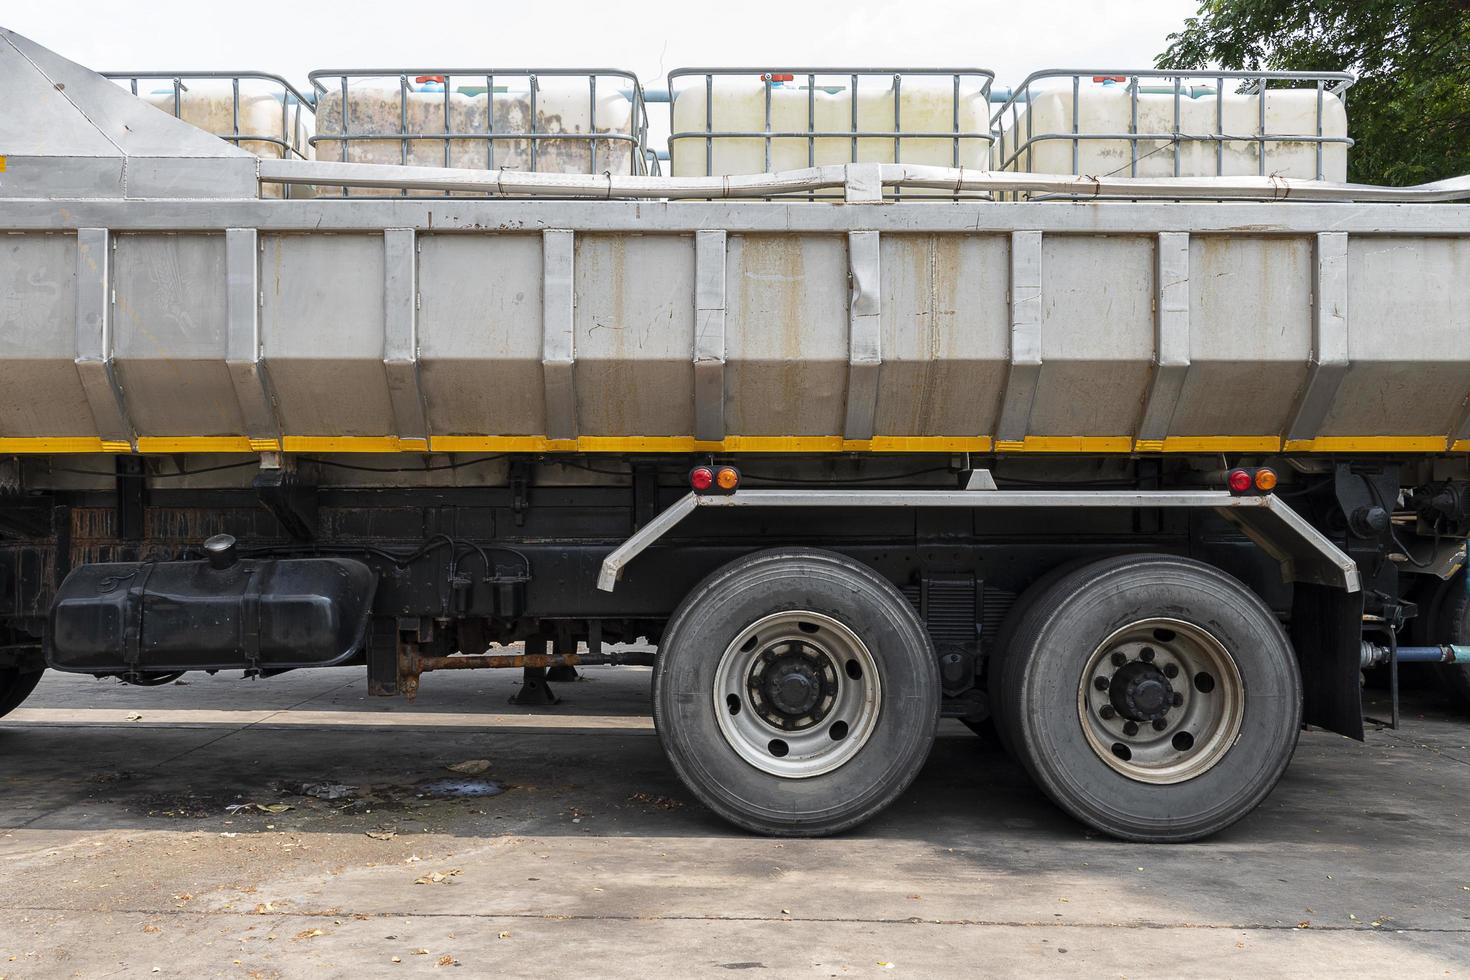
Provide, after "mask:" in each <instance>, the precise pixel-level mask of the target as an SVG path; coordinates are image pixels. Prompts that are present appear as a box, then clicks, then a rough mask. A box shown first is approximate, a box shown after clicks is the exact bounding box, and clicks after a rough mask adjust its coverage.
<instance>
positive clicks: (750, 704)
mask: <svg viewBox="0 0 1470 980" xmlns="http://www.w3.org/2000/svg"><path fill="white" fill-rule="evenodd" d="M713 694H714V699H713V708H714V710H715V712H716V717H717V718H718V720H719V725H720V731H721V734H723V735H724V736H725V740H726V741H727V742H728V743H729V745H730V747H731V748H732V749H734V750H735V752H736V754H737V755H739V756H740V757H741V758H742V759H744V760H745V761H746V762H748V763H750V764H751V765H752V766H755V767H756V768H757V769H760V770H763V771H765V772H768V773H771V774H772V775H776V776H784V777H787V778H794V779H804V778H808V777H811V776H818V775H821V774H822V773H825V772H830V771H832V770H833V769H836V768H838V767H839V766H841V765H843V764H845V763H846V762H847V761H848V760H850V759H851V758H852V757H853V756H854V755H856V754H857V753H858V752H859V751H860V750H861V749H862V747H863V745H864V744H865V743H866V742H867V740H868V738H869V736H871V735H872V733H873V730H874V727H875V726H876V724H877V721H878V715H879V711H880V709H881V706H882V686H881V683H880V680H879V671H878V663H877V661H876V660H875V659H874V657H873V655H872V653H871V652H870V651H869V650H868V648H867V645H866V644H864V643H863V641H862V639H860V638H859V637H858V635H857V634H856V633H854V632H853V631H852V629H851V628H850V627H848V626H847V625H846V624H844V623H842V622H840V621H838V620H836V619H833V618H832V617H830V616H827V615H824V614H822V613H818V612H815V611H807V610H790V611H787V612H778V613H773V614H771V615H769V616H766V617H764V618H762V619H759V620H757V621H756V622H753V623H751V624H750V625H749V626H747V627H745V629H743V630H741V631H740V633H739V634H738V635H736V637H735V638H734V639H733V640H732V641H731V643H730V645H729V646H728V647H727V648H726V649H725V652H724V654H723V655H722V656H721V657H720V662H719V664H718V666H717V667H716V670H715V683H714V691H713Z"/></svg>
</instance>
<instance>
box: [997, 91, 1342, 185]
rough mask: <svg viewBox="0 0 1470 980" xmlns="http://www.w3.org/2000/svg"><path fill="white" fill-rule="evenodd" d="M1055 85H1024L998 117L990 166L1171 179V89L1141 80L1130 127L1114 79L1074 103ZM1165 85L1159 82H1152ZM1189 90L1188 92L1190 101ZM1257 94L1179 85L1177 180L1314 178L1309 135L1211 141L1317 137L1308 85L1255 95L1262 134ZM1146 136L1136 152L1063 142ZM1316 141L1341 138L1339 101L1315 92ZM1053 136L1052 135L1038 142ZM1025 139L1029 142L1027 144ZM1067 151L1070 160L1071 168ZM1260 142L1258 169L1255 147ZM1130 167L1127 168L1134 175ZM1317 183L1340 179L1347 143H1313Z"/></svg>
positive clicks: (1101, 142) (1123, 144)
mask: <svg viewBox="0 0 1470 980" xmlns="http://www.w3.org/2000/svg"><path fill="white" fill-rule="evenodd" d="M1055 82H1056V83H1058V84H1057V87H1054V88H1039V89H1033V90H1032V94H1031V100H1030V102H1029V103H1028V104H1025V105H1022V106H1020V107H1019V108H1018V109H1017V110H1015V111H1014V112H1013V111H1012V110H1010V109H1007V110H1004V111H1003V112H1002V113H1001V117H1000V119H999V123H1000V139H999V141H998V142H997V144H996V148H995V153H994V156H993V163H994V165H995V166H996V167H997V168H998V169H1005V170H1015V171H1021V172H1025V173H1047V174H1087V175H1092V176H1120V177H1127V176H1139V177H1168V176H1175V175H1176V173H1175V147H1174V143H1175V141H1174V140H1173V139H1172V138H1170V134H1173V133H1174V132H1176V123H1175V115H1174V113H1175V97H1174V95H1173V93H1172V91H1164V92H1159V91H1150V90H1149V88H1150V86H1148V85H1147V84H1145V85H1144V86H1143V90H1142V91H1140V92H1139V94H1138V96H1137V100H1138V101H1137V105H1138V108H1137V113H1138V117H1137V123H1136V125H1135V124H1134V122H1133V119H1132V115H1133V108H1132V105H1133V103H1132V98H1131V97H1130V92H1129V86H1128V85H1127V84H1123V83H1099V82H1095V81H1090V80H1085V81H1083V83H1082V85H1081V88H1080V89H1079V90H1078V94H1077V98H1076V100H1075V101H1076V124H1075V130H1074V123H1073V102H1074V99H1073V93H1072V87H1071V84H1070V82H1069V81H1065V80H1061V79H1057V80H1055ZM1160 87H1161V88H1167V87H1168V86H1167V85H1165V86H1160ZM1190 93H1193V95H1192V96H1191V94H1190ZM1262 98H1263V96H1262V95H1260V94H1241V93H1234V92H1226V93H1225V94H1224V95H1223V96H1221V95H1218V94H1216V93H1215V92H1214V91H1213V90H1205V89H1201V88H1195V89H1186V91H1185V94H1181V96H1180V97H1179V99H1178V105H1179V121H1178V123H1177V131H1178V132H1180V133H1182V134H1184V135H1186V136H1191V137H1203V138H1195V139H1183V140H1180V141H1178V172H1177V176H1181V177H1214V176H1242V175H1255V174H1260V173H1264V174H1265V175H1267V176H1282V177H1296V178H1301V179H1304V180H1315V179H1317V178H1318V176H1319V174H1318V151H1317V143H1316V142H1315V141H1313V140H1312V139H1286V140H1282V139H1268V140H1266V141H1265V142H1264V143H1263V142H1262V141H1260V140H1257V139H1249V138H1247V139H1236V140H1232V139H1220V138H1219V137H1220V136H1222V135H1223V136H1245V137H1252V136H1257V135H1259V134H1261V133H1262V132H1263V131H1264V133H1265V134H1267V135H1269V136H1300V137H1315V136H1316V135H1318V91H1317V89H1316V88H1315V87H1312V88H1294V89H1268V90H1267V91H1266V92H1265V94H1264V109H1265V127H1264V130H1263V129H1262V118H1261V113H1262ZM1073 132H1077V133H1079V134H1082V135H1084V136H1085V135H1087V134H1105V135H1112V134H1127V133H1133V132H1136V133H1140V134H1155V135H1157V136H1160V137H1163V138H1161V139H1139V140H1137V141H1136V146H1137V149H1136V151H1135V150H1134V149H1133V147H1132V146H1130V143H1131V142H1135V141H1130V140H1127V139H1096V138H1094V139H1080V140H1075V141H1074V140H1073V139H1071V136H1070V134H1071V133H1073ZM1320 132H1321V135H1322V136H1324V137H1329V138H1331V137H1337V138H1341V137H1345V136H1347V111H1346V108H1345V107H1344V105H1343V101H1342V99H1341V98H1340V97H1339V96H1337V95H1335V94H1333V93H1332V92H1330V91H1323V92H1322V93H1321V131H1320ZM1043 137H1054V138H1043ZM1028 139H1029V140H1030V141H1031V142H1030V145H1029V146H1028V145H1027V141H1028ZM1074 145H1075V147H1076V150H1075V153H1076V160H1075V165H1074V159H1073V154H1074V149H1073V148H1074ZM1263 146H1264V154H1265V156H1264V160H1265V165H1264V169H1263V168H1262V152H1263V151H1262V147H1263ZM1135 168H1136V169H1135ZM1321 168H1322V170H1321V174H1320V176H1321V178H1322V179H1324V180H1332V181H1342V180H1346V179H1347V144H1346V143H1340V142H1328V143H1323V144H1322V151H1321Z"/></svg>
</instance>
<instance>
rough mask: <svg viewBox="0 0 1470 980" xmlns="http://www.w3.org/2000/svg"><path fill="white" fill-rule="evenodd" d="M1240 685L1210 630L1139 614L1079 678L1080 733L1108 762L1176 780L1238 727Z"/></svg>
mask: <svg viewBox="0 0 1470 980" xmlns="http://www.w3.org/2000/svg"><path fill="white" fill-rule="evenodd" d="M1244 702H1245V688H1244V685H1243V684H1242V683H1241V678H1240V671H1239V669H1238V667H1237V666H1236V663H1235V658H1234V656H1233V655H1232V654H1231V653H1230V651H1229V650H1227V649H1226V648H1225V646H1224V644H1223V643H1221V642H1220V640H1219V639H1217V638H1216V637H1215V636H1214V635H1212V634H1211V633H1210V632H1209V631H1208V630H1206V629H1204V628H1202V627H1200V626H1197V625H1195V624H1193V623H1187V622H1183V621H1181V620H1176V619H1172V618H1167V617H1159V618H1153V619H1141V620H1138V621H1137V622H1134V623H1131V624H1129V625H1127V626H1124V627H1122V628H1120V629H1118V630H1116V631H1115V632H1114V633H1113V634H1112V635H1111V636H1108V637H1105V638H1104V639H1103V641H1102V642H1101V643H1100V644H1098V646H1097V647H1096V648H1094V650H1093V652H1092V655H1091V656H1090V657H1088V659H1087V661H1086V663H1085V665H1084V666H1083V669H1082V672H1081V675H1080V676H1079V678H1078V689H1077V714H1078V721H1080V722H1081V725H1082V734H1083V736H1084V737H1085V738H1086V740H1087V743H1088V745H1089V747H1091V749H1092V750H1093V751H1094V752H1095V753H1096V754H1097V757H1098V758H1099V759H1101V760H1102V761H1103V762H1104V763H1106V764H1107V765H1108V766H1109V767H1110V768H1112V769H1114V770H1116V771H1117V772H1119V773H1121V774H1123V775H1124V776H1127V777H1128V778H1129V779H1133V780H1136V781H1138V782H1142V783H1154V784H1168V783H1180V782H1184V781H1185V780H1189V779H1194V778H1195V777H1197V776H1200V775H1203V774H1204V773H1206V772H1208V771H1209V770H1210V769H1211V768H1213V767H1214V766H1215V764H1216V763H1218V762H1219V761H1220V760H1221V759H1222V758H1224V756H1225V754H1226V753H1227V752H1228V751H1229V750H1230V747H1231V746H1232V745H1234V744H1235V741H1236V738H1237V736H1238V735H1239V734H1240V732H1241V723H1242V719H1243V716H1244Z"/></svg>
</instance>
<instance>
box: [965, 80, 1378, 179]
mask: <svg viewBox="0 0 1470 980" xmlns="http://www.w3.org/2000/svg"><path fill="white" fill-rule="evenodd" d="M1088 79H1091V80H1093V81H1094V82H1096V81H1104V80H1113V81H1122V82H1123V84H1124V86H1125V91H1127V92H1128V95H1129V128H1128V131H1127V132H1085V131H1083V129H1082V125H1081V122H1082V120H1081V108H1080V107H1081V102H1082V99H1081V96H1082V92H1083V83H1084V81H1085V80H1088ZM1054 80H1060V81H1061V82H1063V83H1064V85H1063V91H1068V90H1069V91H1070V95H1071V127H1070V129H1069V130H1067V131H1057V132H1039V133H1038V132H1036V131H1035V129H1034V117H1033V114H1032V113H1031V112H1030V111H1028V110H1029V107H1030V105H1031V103H1032V101H1033V99H1034V98H1035V97H1036V96H1037V95H1038V94H1040V93H1041V92H1043V91H1047V90H1048V89H1049V84H1048V83H1051V82H1053V81H1054ZM1151 80H1157V82H1158V83H1159V84H1158V85H1156V86H1153V87H1150V85H1149V82H1150V81H1151ZM1355 81H1356V77H1355V76H1354V75H1352V74H1351V73H1350V72H1344V71H1330V72H1297V71H1225V70H1217V71H1210V70H1173V69H1162V68H1155V69H1116V68H1113V69H1074V68H1047V69H1042V70H1041V71H1035V72H1032V73H1031V74H1029V75H1027V76H1026V78H1025V79H1024V80H1023V81H1022V82H1021V84H1020V85H1018V86H1016V88H1014V89H1013V90H1012V91H1011V92H1010V93H1009V95H1008V97H1007V98H1006V99H1005V101H1004V102H1003V103H1002V104H1001V106H1000V108H999V109H997V110H996V111H995V113H994V114H993V115H992V117H991V129H992V131H993V133H994V135H995V141H996V142H995V148H996V156H995V159H994V161H993V162H994V169H996V170H1009V169H1017V170H1030V169H1031V159H1032V156H1033V154H1034V152H1035V150H1036V149H1037V148H1038V147H1039V146H1040V144H1043V143H1047V142H1052V141H1065V142H1069V143H1070V144H1071V156H1072V168H1071V172H1072V173H1074V174H1081V169H1080V166H1081V164H1080V158H1081V154H1082V144H1083V143H1084V142H1088V141H1117V142H1126V143H1127V144H1128V146H1129V163H1128V165H1127V168H1126V173H1124V174H1121V175H1122V176H1128V177H1136V176H1138V163H1139V161H1140V160H1141V159H1143V158H1144V156H1148V155H1152V154H1153V153H1156V152H1159V151H1160V150H1161V149H1163V148H1165V147H1167V148H1168V149H1169V150H1170V151H1171V152H1172V154H1173V170H1172V173H1173V176H1175V177H1179V176H1187V175H1183V174H1182V173H1181V168H1180V162H1181V161H1180V157H1181V148H1182V146H1183V144H1185V143H1188V142H1196V141H1198V142H1206V143H1214V145H1215V175H1216V176H1224V175H1225V165H1224V161H1225V147H1226V144H1229V143H1241V144H1251V143H1254V144H1256V145H1257V146H1258V147H1259V157H1258V159H1259V165H1258V168H1257V175H1258V176H1262V177H1265V176H1269V174H1268V173H1267V170H1266V148H1267V145H1268V144H1270V143H1310V144H1312V145H1313V146H1314V148H1315V154H1316V173H1315V175H1314V176H1315V179H1317V180H1324V179H1326V176H1325V172H1324V167H1323V154H1324V149H1325V147H1326V146H1327V145H1329V144H1339V145H1342V146H1344V147H1351V146H1352V145H1353V140H1352V139H1351V137H1348V136H1346V135H1343V136H1335V135H1330V134H1328V133H1327V132H1326V131H1325V128H1324V108H1325V104H1326V100H1327V97H1328V96H1332V97H1335V98H1337V99H1339V100H1341V102H1342V104H1343V107H1344V109H1346V103H1347V90H1348V89H1349V88H1350V87H1352V85H1353V83H1354V82H1355ZM1206 82H1207V83H1211V84H1210V85H1197V84H1195V83H1206ZM1232 83H1233V84H1234V85H1235V94H1244V95H1251V96H1260V97H1259V98H1257V99H1256V108H1257V123H1256V132H1253V133H1231V132H1228V131H1227V130H1226V126H1225V98H1226V96H1227V95H1229V94H1231V93H1229V92H1227V90H1226V89H1227V85H1228V84H1232ZM1280 87H1285V88H1310V89H1313V90H1315V92H1316V117H1315V126H1314V128H1313V131H1311V132H1282V133H1268V132H1267V131H1266V129H1267V126H1266V100H1265V98H1264V94H1265V92H1266V91H1267V89H1268V88H1280ZM1141 94H1153V95H1169V96H1172V98H1173V126H1172V128H1171V129H1170V130H1169V131H1167V132H1160V131H1142V130H1140V129H1139V96H1140V95H1141ZM1198 98H1210V99H1212V100H1213V102H1214V105H1215V125H1214V127H1213V129H1212V130H1211V131H1208V132H1203V133H1189V132H1184V131H1183V124H1182V122H1183V120H1182V116H1183V106H1184V104H1185V100H1193V99H1198ZM1023 127H1024V132H1018V130H1021V129H1022V128H1023ZM1142 143H1156V144H1160V146H1158V147H1155V148H1154V149H1153V150H1150V151H1148V152H1147V153H1145V154H1140V151H1139V146H1140V144H1142ZM1121 169H1122V168H1120V170H1121ZM1118 175H1120V174H1119V172H1118V171H1114V172H1113V173H1109V174H1094V175H1092V176H1109V177H1111V176H1118ZM1192 176H1202V175H1198V174H1196V175H1192ZM1033 199H1034V198H1033Z"/></svg>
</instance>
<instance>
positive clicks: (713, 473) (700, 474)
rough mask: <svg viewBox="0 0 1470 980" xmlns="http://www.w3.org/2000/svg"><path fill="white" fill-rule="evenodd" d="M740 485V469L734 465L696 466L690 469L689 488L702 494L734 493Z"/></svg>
mask: <svg viewBox="0 0 1470 980" xmlns="http://www.w3.org/2000/svg"><path fill="white" fill-rule="evenodd" d="M739 487H740V471H739V470H737V469H736V468H735V467H733V466H696V467H694V469H692V470H690V471H689V489H691V490H693V491H694V492H695V493H700V494H721V495H726V494H732V493H734V492H735V491H736V490H737V489H738V488H739Z"/></svg>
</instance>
